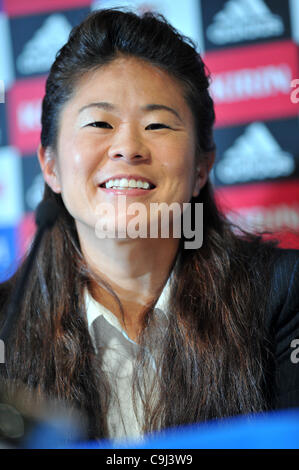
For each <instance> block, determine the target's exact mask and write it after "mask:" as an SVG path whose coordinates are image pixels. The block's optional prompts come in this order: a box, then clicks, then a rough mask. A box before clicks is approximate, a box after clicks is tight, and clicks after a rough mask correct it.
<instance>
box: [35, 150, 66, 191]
mask: <svg viewBox="0 0 299 470" xmlns="http://www.w3.org/2000/svg"><path fill="white" fill-rule="evenodd" d="M37 157H38V160H39V164H40V167H41V170H42V173H43V176H44V180H45V182H46V183H47V184H48V185H49V186H50V188H51V189H52V190H53V191H54V193H60V192H61V186H60V180H59V174H58V169H57V160H56V157H55V155H54V152H53V151H52V150H51V149H50V148H49V147H46V148H45V147H43V146H42V145H41V144H40V145H39V147H38V150H37Z"/></svg>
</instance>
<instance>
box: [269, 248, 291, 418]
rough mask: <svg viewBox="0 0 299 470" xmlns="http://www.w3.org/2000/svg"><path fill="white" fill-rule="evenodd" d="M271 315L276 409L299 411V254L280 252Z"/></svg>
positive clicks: (275, 274)
mask: <svg viewBox="0 0 299 470" xmlns="http://www.w3.org/2000/svg"><path fill="white" fill-rule="evenodd" d="M267 311H268V314H267V318H266V325H267V327H268V329H269V331H270V334H271V338H272V345H273V352H274V357H275V364H274V377H275V385H274V388H275V390H274V391H273V392H274V394H273V397H274V408H275V409H277V408H281V409H282V408H292V407H298V408H299V250H291V249H284V250H283V249H277V258H276V260H275V264H274V271H273V279H272V287H271V292H270V296H269V308H268V309H267Z"/></svg>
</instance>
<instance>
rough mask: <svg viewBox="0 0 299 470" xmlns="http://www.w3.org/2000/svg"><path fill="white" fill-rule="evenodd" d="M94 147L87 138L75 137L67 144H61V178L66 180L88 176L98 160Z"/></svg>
mask: <svg viewBox="0 0 299 470" xmlns="http://www.w3.org/2000/svg"><path fill="white" fill-rule="evenodd" d="M95 148H96V147H95V146H94V145H92V144H91V142H90V140H89V139H84V140H82V139H80V141H79V140H78V139H75V140H74V141H73V142H70V143H69V144H68V145H63V146H62V147H61V150H60V156H62V158H60V168H61V173H62V178H63V179H64V180H68V181H70V180H78V179H83V178H88V176H89V175H90V174H91V173H92V172H93V171H94V168H95V167H96V165H97V164H98V162H99V155H98V154H97V153H96V152H95V151H94V149H95Z"/></svg>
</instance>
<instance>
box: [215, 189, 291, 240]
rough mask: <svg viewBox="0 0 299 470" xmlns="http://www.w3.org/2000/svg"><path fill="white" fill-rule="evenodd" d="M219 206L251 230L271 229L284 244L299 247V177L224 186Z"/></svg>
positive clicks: (274, 236) (218, 194) (218, 195)
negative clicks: (289, 179) (274, 181)
mask: <svg viewBox="0 0 299 470" xmlns="http://www.w3.org/2000/svg"><path fill="white" fill-rule="evenodd" d="M215 193H216V201H217V205H218V207H219V208H220V209H221V210H222V211H223V212H224V213H225V214H226V216H227V217H228V218H229V220H231V221H232V222H233V223H236V224H237V225H239V226H240V227H241V228H244V229H246V230H249V231H253V232H255V231H269V232H272V233H273V234H268V235H265V236H264V238H278V239H279V240H280V246H281V247H284V248H299V181H298V180H294V181H283V182H278V183H272V182H269V183H260V184H250V185H244V186H231V187H225V188H224V187H222V188H217V189H216V190H215Z"/></svg>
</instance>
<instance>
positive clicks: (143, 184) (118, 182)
mask: <svg viewBox="0 0 299 470" xmlns="http://www.w3.org/2000/svg"><path fill="white" fill-rule="evenodd" d="M114 186H116V187H120V188H143V189H148V188H149V187H150V185H149V183H148V182H147V181H141V180H137V181H136V180H134V179H130V180H128V179H127V178H121V179H115V180H109V181H106V183H105V187H106V188H112V187H114Z"/></svg>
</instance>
